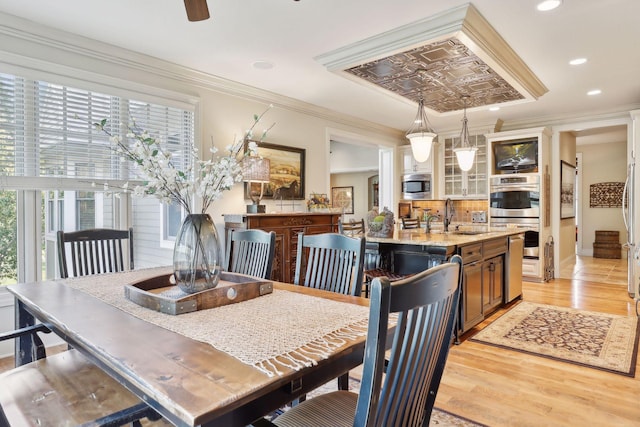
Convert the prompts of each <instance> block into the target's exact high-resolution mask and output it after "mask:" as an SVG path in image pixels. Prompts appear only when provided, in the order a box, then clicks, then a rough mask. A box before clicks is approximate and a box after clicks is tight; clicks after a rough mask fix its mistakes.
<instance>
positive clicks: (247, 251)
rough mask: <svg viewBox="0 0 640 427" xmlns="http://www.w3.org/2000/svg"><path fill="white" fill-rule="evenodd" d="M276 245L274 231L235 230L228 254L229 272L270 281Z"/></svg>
mask: <svg viewBox="0 0 640 427" xmlns="http://www.w3.org/2000/svg"><path fill="white" fill-rule="evenodd" d="M275 243H276V233H275V232H274V231H270V232H267V231H264V230H233V231H232V232H231V238H230V239H229V247H228V248H227V253H226V258H227V262H226V265H227V271H231V272H233V273H240V274H247V275H249V276H255V277H260V278H262V279H270V278H271V270H272V267H273V255H274V251H275V246H276V245H275Z"/></svg>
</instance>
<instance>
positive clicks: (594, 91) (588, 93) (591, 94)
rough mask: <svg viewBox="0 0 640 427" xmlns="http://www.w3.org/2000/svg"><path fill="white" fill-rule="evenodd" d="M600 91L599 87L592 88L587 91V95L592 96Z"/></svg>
mask: <svg viewBox="0 0 640 427" xmlns="http://www.w3.org/2000/svg"><path fill="white" fill-rule="evenodd" d="M601 93H602V91H601V90H600V89H593V90H590V91H589V92H587V95H589V96H594V95H600V94H601Z"/></svg>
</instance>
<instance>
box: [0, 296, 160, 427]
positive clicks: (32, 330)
mask: <svg viewBox="0 0 640 427" xmlns="http://www.w3.org/2000/svg"><path fill="white" fill-rule="evenodd" d="M43 286H46V285H43ZM49 332H51V331H50V330H49V329H48V328H47V327H46V326H45V325H42V324H38V325H35V326H30V327H26V328H22V329H18V330H16V331H10V332H4V333H2V334H0V341H6V340H9V339H14V338H18V337H25V338H24V339H31V340H33V342H34V344H35V348H36V350H35V351H34V353H35V354H34V356H35V357H36V360H35V361H34V362H31V363H27V364H25V365H22V366H19V367H17V368H14V369H11V370H8V371H5V372H3V373H1V374H0V426H23V425H24V426H26V425H29V426H40V425H42V426H45V425H46V426H67V425H74V426H75V425H85V424H86V425H92V426H103V425H110V426H119V425H124V424H128V423H133V425H134V426H141V423H140V421H139V420H141V419H144V418H147V419H148V421H158V422H159V423H162V422H163V420H160V418H161V417H160V415H159V414H157V413H156V412H155V411H154V410H153V409H151V407H150V406H148V405H147V404H146V403H144V402H142V401H141V400H140V399H139V398H137V397H136V396H135V395H134V394H133V393H131V392H130V391H129V390H127V389H126V388H124V387H123V386H122V385H120V383H118V382H117V381H116V380H114V379H113V378H111V377H110V376H109V375H107V374H106V373H105V372H104V371H103V370H101V369H100V368H98V367H97V366H96V365H94V364H93V363H91V362H90V361H89V360H88V359H86V358H85V357H84V356H83V355H81V354H80V353H79V352H78V351H77V350H69V351H63V352H61V353H57V354H54V355H50V356H46V353H45V349H44V345H43V344H42V340H41V339H40V337H39V336H38V333H49ZM147 425H148V424H147Z"/></svg>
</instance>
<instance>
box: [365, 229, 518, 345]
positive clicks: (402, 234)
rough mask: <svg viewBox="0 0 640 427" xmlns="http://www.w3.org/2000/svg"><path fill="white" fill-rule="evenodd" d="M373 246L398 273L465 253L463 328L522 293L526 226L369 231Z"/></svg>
mask: <svg viewBox="0 0 640 427" xmlns="http://www.w3.org/2000/svg"><path fill="white" fill-rule="evenodd" d="M367 252H368V255H369V259H378V260H379V266H380V267H382V268H385V269H388V270H390V271H393V272H395V273H398V274H413V273H417V272H419V271H422V270H424V269H426V268H430V267H433V266H435V265H438V264H441V263H443V262H445V261H446V260H448V259H449V258H450V257H451V256H453V255H454V254H458V255H460V256H461V257H462V261H463V275H464V278H463V284H462V292H461V300H460V322H459V325H460V327H459V329H460V331H461V332H465V331H468V330H469V329H471V328H472V327H474V326H475V325H477V324H478V323H480V322H481V321H482V320H483V319H484V318H485V317H486V316H487V315H489V314H491V313H492V312H493V311H495V310H496V309H497V308H499V307H500V306H502V305H503V304H505V303H508V302H510V301H513V300H514V299H516V298H519V297H521V295H522V230H516V229H491V230H487V229H485V230H478V229H460V230H456V231H450V232H442V231H431V232H429V233H426V232H425V230H424V229H420V230H396V231H395V232H394V235H393V237H367Z"/></svg>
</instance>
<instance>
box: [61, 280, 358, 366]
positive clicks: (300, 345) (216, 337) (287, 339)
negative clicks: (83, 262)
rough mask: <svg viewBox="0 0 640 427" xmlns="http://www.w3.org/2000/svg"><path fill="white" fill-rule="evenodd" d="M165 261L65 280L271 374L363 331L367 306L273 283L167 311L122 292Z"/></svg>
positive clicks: (312, 360) (306, 362) (309, 361)
mask: <svg viewBox="0 0 640 427" xmlns="http://www.w3.org/2000/svg"><path fill="white" fill-rule="evenodd" d="M171 272H172V270H171V269H170V268H167V267H163V268H153V269H145V270H136V271H131V272H124V273H114V274H105V275H94V276H85V277H80V278H75V279H69V280H65V282H64V283H65V284H66V285H67V286H70V287H72V288H74V289H78V290H80V291H82V292H85V293H87V294H89V295H92V296H94V297H96V298H98V299H100V300H102V301H104V302H106V303H108V304H110V305H112V306H114V307H117V308H119V309H120V310H123V311H125V312H127V313H129V314H131V315H133V316H135V317H138V318H140V319H142V320H145V321H147V322H150V323H153V324H155V325H157V326H160V327H163V328H165V329H168V330H171V331H173V332H176V333H179V334H181V335H184V336H186V337H189V338H191V339H194V340H198V341H201V342H205V343H208V344H210V345H212V346H213V347H215V348H216V349H218V350H221V351H224V352H225V353H227V354H229V355H231V356H233V357H234V358H236V359H238V360H240V361H241V362H243V363H245V364H248V365H252V366H254V367H255V368H257V369H259V370H260V371H262V372H264V373H265V374H267V375H269V376H274V375H282V372H281V370H280V369H282V367H289V368H292V369H296V370H298V369H300V368H302V367H304V366H311V365H315V364H316V363H317V361H318V360H321V359H324V358H326V357H327V356H328V355H329V354H330V352H331V351H332V350H334V349H336V348H339V347H341V346H342V345H343V344H344V343H345V341H346V340H348V339H356V338H358V337H363V336H366V333H367V325H368V318H369V308H368V307H363V306H358V305H354V304H348V303H343V302H338V301H331V300H327V299H324V298H319V297H314V296H309V295H303V294H299V293H296V292H287V291H283V290H278V289H274V291H273V293H272V294H268V295H264V296H261V297H258V298H254V299H251V300H248V301H243V302H240V303H236V304H230V305H226V306H222V307H217V308H213V309H208V310H200V311H196V312H192V313H186V314H180V315H177V316H175V315H169V314H164V313H160V312H157V311H154V310H150V309H147V308H144V307H141V306H139V305H137V304H135V303H133V302H131V301H129V300H128V299H126V298H125V296H124V285H126V284H129V283H132V282H136V281H139V280H143V279H145V278H149V277H153V276H158V275H162V274H170V273H171Z"/></svg>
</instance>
